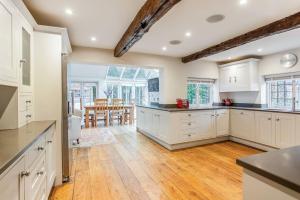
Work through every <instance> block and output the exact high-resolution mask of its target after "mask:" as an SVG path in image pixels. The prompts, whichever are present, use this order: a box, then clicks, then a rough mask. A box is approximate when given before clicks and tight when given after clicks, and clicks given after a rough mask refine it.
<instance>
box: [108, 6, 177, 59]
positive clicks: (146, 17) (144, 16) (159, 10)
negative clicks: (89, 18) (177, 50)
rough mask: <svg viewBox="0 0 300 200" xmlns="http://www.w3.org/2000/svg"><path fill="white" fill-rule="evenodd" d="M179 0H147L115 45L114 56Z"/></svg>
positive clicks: (133, 42) (126, 49) (121, 53)
mask: <svg viewBox="0 0 300 200" xmlns="http://www.w3.org/2000/svg"><path fill="white" fill-rule="evenodd" d="M179 1H181V0H147V1H146V3H145V4H144V5H143V6H142V8H141V9H140V10H139V12H138V13H137V15H136V16H135V18H134V19H133V21H132V22H131V24H130V26H129V27H128V29H127V30H126V32H125V33H124V35H123V36H122V38H121V40H120V41H119V42H118V44H117V46H116V47H115V50H114V56H115V57H120V56H122V55H123V54H124V53H126V52H127V51H128V50H129V49H130V48H131V47H132V46H133V45H134V44H135V43H136V42H137V41H139V40H140V39H141V38H142V37H143V35H144V34H145V33H147V32H148V31H149V29H150V28H151V26H152V25H153V24H154V23H155V22H157V21H158V20H159V19H160V18H162V17H163V16H164V15H165V14H166V13H167V12H168V11H169V10H170V9H171V8H172V7H173V6H174V5H176V4H177V3H178V2H179Z"/></svg>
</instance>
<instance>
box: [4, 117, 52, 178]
mask: <svg viewBox="0 0 300 200" xmlns="http://www.w3.org/2000/svg"><path fill="white" fill-rule="evenodd" d="M54 123H55V121H36V122H31V123H29V124H28V125H26V126H23V127H21V128H18V129H13V130H1V131H0V174H1V173H3V172H4V171H5V170H6V169H7V168H8V167H9V166H10V165H11V164H13V162H15V161H16V160H17V159H18V158H19V157H20V156H21V155H22V154H23V153H24V152H25V151H26V150H27V149H28V148H29V147H30V146H31V145H32V144H33V143H34V142H35V141H36V140H37V139H38V138H39V137H40V136H41V135H43V133H44V132H45V131H46V130H47V129H48V128H49V127H51V125H53V124H54Z"/></svg>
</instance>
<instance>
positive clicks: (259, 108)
mask: <svg viewBox="0 0 300 200" xmlns="http://www.w3.org/2000/svg"><path fill="white" fill-rule="evenodd" d="M137 107H142V108H149V109H155V110H161V111H167V112H182V111H199V110H218V109H237V110H251V111H263V112H277V113H288V114H300V111H292V110H280V109H270V108H266V107H253V106H249V107H246V106H207V107H190V108H176V107H175V108H174V107H172V108H166V107H160V106H157V105H137Z"/></svg>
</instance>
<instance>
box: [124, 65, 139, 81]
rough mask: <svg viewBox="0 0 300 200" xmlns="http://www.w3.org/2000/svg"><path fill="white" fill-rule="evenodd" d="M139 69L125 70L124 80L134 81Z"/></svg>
mask: <svg viewBox="0 0 300 200" xmlns="http://www.w3.org/2000/svg"><path fill="white" fill-rule="evenodd" d="M136 71H137V68H125V71H124V73H123V76H122V79H134V77H135V74H136Z"/></svg>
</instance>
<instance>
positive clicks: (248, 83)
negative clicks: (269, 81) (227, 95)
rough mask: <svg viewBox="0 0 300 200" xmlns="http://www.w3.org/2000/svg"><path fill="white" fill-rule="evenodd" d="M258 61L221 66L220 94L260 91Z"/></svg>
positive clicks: (249, 60) (244, 61)
mask: <svg viewBox="0 0 300 200" xmlns="http://www.w3.org/2000/svg"><path fill="white" fill-rule="evenodd" d="M258 61H259V60H258V59H247V60H242V61H238V62H234V63H229V64H226V65H220V66H219V77H220V78H219V79H220V92H241V91H259V78H258Z"/></svg>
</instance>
